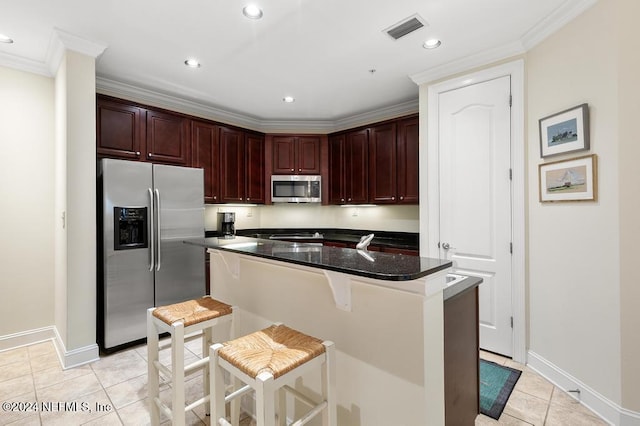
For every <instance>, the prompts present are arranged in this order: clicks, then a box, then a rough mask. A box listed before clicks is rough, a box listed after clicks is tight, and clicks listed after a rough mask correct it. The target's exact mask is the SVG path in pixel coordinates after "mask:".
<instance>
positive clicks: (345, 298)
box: [188, 237, 478, 425]
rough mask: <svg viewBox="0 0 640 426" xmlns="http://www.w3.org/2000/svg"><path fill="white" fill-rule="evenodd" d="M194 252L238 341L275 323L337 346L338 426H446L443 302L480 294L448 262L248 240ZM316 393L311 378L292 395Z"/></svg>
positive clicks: (214, 242) (214, 243) (207, 242)
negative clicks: (232, 320) (227, 308)
mask: <svg viewBox="0 0 640 426" xmlns="http://www.w3.org/2000/svg"><path fill="white" fill-rule="evenodd" d="M188 243H191V244H198V245H202V246H204V247H206V248H208V251H209V254H210V259H211V261H210V262H211V264H210V269H211V271H210V272H211V295H212V296H213V297H214V298H216V299H218V300H221V301H224V302H225V303H228V304H232V305H234V306H236V307H237V308H238V315H237V317H236V324H235V326H234V327H235V330H234V332H235V334H236V335H237V336H240V335H245V334H248V333H251V332H253V331H255V330H258V329H261V328H264V327H266V326H268V325H270V324H272V323H274V322H279V323H283V324H286V325H289V326H291V327H295V328H296V329H297V330H300V331H302V332H304V333H307V334H309V335H312V336H317V337H319V338H322V339H326V340H331V341H333V342H334V343H335V347H336V372H337V402H338V424H340V425H382V424H394V425H426V424H428V425H444V424H445V390H444V389H445V386H444V381H445V372H444V364H445V363H444V357H445V349H444V348H445V346H444V345H445V344H444V340H445V339H444V315H443V306H444V301H445V299H446V298H447V297H453V296H454V295H456V294H459V293H460V292H461V291H464V290H465V289H466V287H469V286H477V285H478V282H477V280H475V281H474V280H473V279H467V278H466V277H459V276H454V275H451V274H450V272H451V267H452V263H451V261H448V260H444V259H431V258H425V257H418V256H407V255H402V254H393V253H381V252H368V251H366V250H355V249H349V248H338V247H328V246H323V245H321V244H308V243H295V242H287V241H274V240H266V239H258V238H249V237H236V238H232V239H225V238H206V239H204V240H200V241H197V242H188ZM319 386H320V381H319V378H317V377H313V376H312V375H310V376H309V377H306V376H305V377H304V379H303V380H298V381H296V383H295V386H294V387H295V388H296V390H298V391H299V392H301V393H303V394H307V395H309V396H310V397H316V396H317V395H318V394H319ZM245 409H247V410H249V411H250V410H251V408H250V404H248V403H247V404H246V405H245ZM295 409H296V408H295V405H294V406H293V410H295ZM293 414H295V413H287V417H293Z"/></svg>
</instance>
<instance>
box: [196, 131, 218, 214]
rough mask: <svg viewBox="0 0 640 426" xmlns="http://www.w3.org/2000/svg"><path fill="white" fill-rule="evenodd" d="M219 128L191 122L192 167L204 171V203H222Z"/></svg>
mask: <svg viewBox="0 0 640 426" xmlns="http://www.w3.org/2000/svg"><path fill="white" fill-rule="evenodd" d="M218 132H219V129H218V126H216V125H214V124H210V123H205V122H202V121H195V120H194V121H192V122H191V142H192V144H191V157H192V161H191V165H192V167H200V168H202V169H203V170H204V202H205V203H217V202H219V201H220V142H219V140H218Z"/></svg>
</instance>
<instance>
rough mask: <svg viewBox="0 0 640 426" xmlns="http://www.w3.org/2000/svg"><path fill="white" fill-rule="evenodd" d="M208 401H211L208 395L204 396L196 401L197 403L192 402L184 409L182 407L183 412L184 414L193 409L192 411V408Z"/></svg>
mask: <svg viewBox="0 0 640 426" xmlns="http://www.w3.org/2000/svg"><path fill="white" fill-rule="evenodd" d="M210 399H211V398H210V396H209V395H206V396H204V397H202V398H200V399H198V400H197V401H193V402H192V403H191V404H189V405H187V406H186V407H184V411H185V413H186V412H187V411H190V410H193V409H194V408H196V407H199V406H201V405H202V404H205V403H207V402H209V400H210Z"/></svg>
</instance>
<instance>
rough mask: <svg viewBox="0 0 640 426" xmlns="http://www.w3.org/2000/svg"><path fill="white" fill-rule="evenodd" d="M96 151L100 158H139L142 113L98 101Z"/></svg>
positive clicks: (142, 125)
mask: <svg viewBox="0 0 640 426" xmlns="http://www.w3.org/2000/svg"><path fill="white" fill-rule="evenodd" d="M96 106H97V111H96V125H97V135H96V142H97V146H96V152H97V153H98V156H99V157H109V158H122V159H127V160H140V159H142V157H143V156H142V155H141V152H143V151H144V147H143V146H142V143H143V141H144V130H145V129H144V122H143V119H144V112H145V110H144V109H142V108H139V107H136V106H133V105H126V104H123V103H120V102H113V101H110V100H107V99H104V98H102V97H100V96H99V97H98V98H97V105H96Z"/></svg>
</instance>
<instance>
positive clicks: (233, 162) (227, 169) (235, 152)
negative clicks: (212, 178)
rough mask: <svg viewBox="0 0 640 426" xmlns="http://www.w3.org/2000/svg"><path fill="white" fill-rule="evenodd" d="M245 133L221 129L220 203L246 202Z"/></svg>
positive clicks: (225, 128) (226, 128)
mask: <svg viewBox="0 0 640 426" xmlns="http://www.w3.org/2000/svg"><path fill="white" fill-rule="evenodd" d="M244 187H245V145H244V132H242V131H240V130H237V129H232V128H228V127H220V202H222V203H242V202H244V192H245V190H244Z"/></svg>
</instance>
